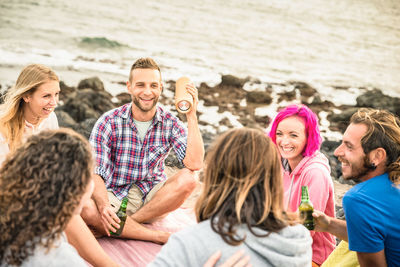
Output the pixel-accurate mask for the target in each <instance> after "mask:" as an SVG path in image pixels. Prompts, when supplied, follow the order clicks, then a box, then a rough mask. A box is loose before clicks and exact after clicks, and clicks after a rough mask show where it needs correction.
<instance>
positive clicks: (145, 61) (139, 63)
mask: <svg viewBox="0 0 400 267" xmlns="http://www.w3.org/2000/svg"><path fill="white" fill-rule="evenodd" d="M134 69H152V70H158V71H159V72H160V78H161V70H160V67H159V66H158V65H157V63H156V62H155V61H154V60H153V59H152V58H149V57H146V58H139V59H138V60H136V61H135V63H133V65H132V67H131V71H130V72H129V81H132V75H133V74H132V72H133V70H134Z"/></svg>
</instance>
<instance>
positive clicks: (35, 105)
mask: <svg viewBox="0 0 400 267" xmlns="http://www.w3.org/2000/svg"><path fill="white" fill-rule="evenodd" d="M59 94H60V85H59V82H58V81H48V82H45V83H43V84H41V85H40V86H39V87H38V88H37V89H36V90H35V91H34V92H33V93H30V94H28V95H27V96H25V97H23V99H24V101H25V104H24V117H25V120H27V121H28V122H30V123H32V124H37V123H38V122H40V121H41V120H43V119H45V118H47V117H48V116H49V115H50V113H51V112H53V111H54V109H55V108H56V107H57V103H58V97H59Z"/></svg>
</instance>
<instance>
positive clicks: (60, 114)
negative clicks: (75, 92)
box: [54, 107, 77, 128]
mask: <svg viewBox="0 0 400 267" xmlns="http://www.w3.org/2000/svg"><path fill="white" fill-rule="evenodd" d="M54 112H55V113H56V115H57V120H58V125H59V126H60V127H66V128H74V127H75V126H76V125H77V123H76V121H75V120H74V119H73V118H72V117H71V116H70V115H69V114H68V113H67V112H65V111H64V110H62V109H60V108H59V107H57V108H56V110H55V111H54Z"/></svg>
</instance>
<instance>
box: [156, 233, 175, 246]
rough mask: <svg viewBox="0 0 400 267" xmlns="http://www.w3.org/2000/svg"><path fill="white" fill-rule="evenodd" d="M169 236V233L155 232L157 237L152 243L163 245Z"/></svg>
mask: <svg viewBox="0 0 400 267" xmlns="http://www.w3.org/2000/svg"><path fill="white" fill-rule="evenodd" d="M170 236H171V233H170V232H163V231H157V236H156V238H155V240H154V243H157V244H160V245H163V244H165V243H167V241H168V238H169V237H170Z"/></svg>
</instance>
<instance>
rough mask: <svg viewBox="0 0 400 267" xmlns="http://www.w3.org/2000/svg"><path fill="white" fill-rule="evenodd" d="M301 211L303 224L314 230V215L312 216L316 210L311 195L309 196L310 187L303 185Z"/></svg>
mask: <svg viewBox="0 0 400 267" xmlns="http://www.w3.org/2000/svg"><path fill="white" fill-rule="evenodd" d="M299 211H300V218H301V219H302V220H304V221H303V225H304V226H305V227H306V228H307V229H308V230H314V227H315V225H314V217H313V216H312V213H313V211H314V207H313V205H312V203H311V201H310V197H309V196H308V187H307V186H302V187H301V202H300V206H299Z"/></svg>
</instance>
